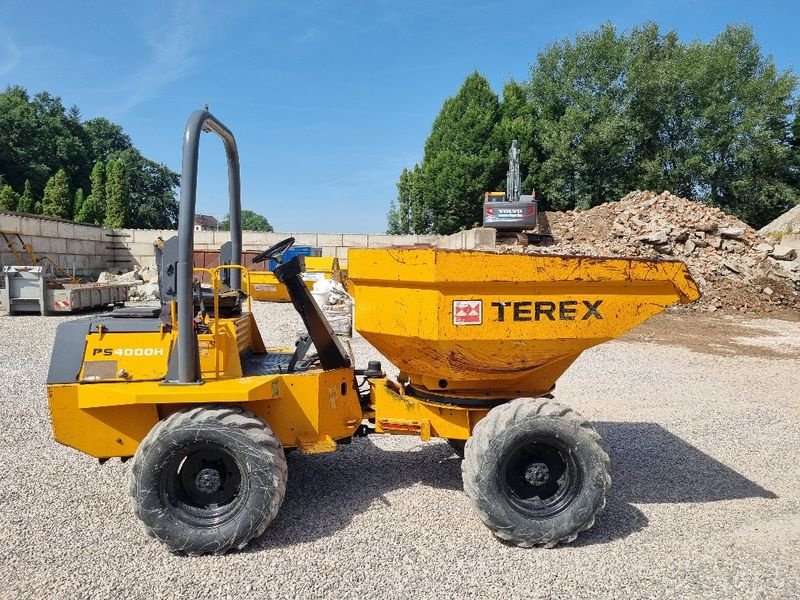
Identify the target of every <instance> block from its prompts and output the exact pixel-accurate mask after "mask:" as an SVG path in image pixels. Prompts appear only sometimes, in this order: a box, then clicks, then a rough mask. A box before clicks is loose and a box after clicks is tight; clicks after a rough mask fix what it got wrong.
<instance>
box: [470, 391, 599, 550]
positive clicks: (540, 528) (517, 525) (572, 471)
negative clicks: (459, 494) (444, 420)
mask: <svg viewBox="0 0 800 600" xmlns="http://www.w3.org/2000/svg"><path fill="white" fill-rule="evenodd" d="M609 471H610V460H609V458H608V455H607V454H606V452H605V451H604V450H603V447H602V445H601V440H600V436H599V435H598V434H597V432H596V431H595V430H594V429H593V428H592V426H591V425H589V423H588V422H587V421H586V420H585V419H584V418H583V417H581V416H580V415H579V414H578V413H576V412H575V411H573V410H572V409H570V408H568V407H566V406H564V405H562V404H558V403H557V402H553V401H551V400H547V399H543V398H539V399H533V398H520V399H518V400H514V401H512V402H509V403H507V404H503V405H501V406H497V407H495V408H493V409H492V410H491V411H490V412H489V414H488V415H487V416H486V417H485V418H483V419H482V420H481V421H479V422H478V424H477V425H476V426H475V429H474V431H473V434H472V437H470V438H469V440H468V441H467V444H466V448H465V457H464V461H463V462H462V463H461V472H462V476H463V480H464V491H465V492H466V494H467V496H468V497H469V498H470V500H471V502H472V505H473V507H474V508H475V510H476V512H477V513H478V516H479V517H480V519H481V520H482V521H483V522H484V523H485V524H486V525H487V527H489V529H491V530H492V533H494V535H495V536H497V537H498V538H500V539H502V540H505V541H506V542H509V543H511V544H514V545H516V546H522V547H525V548H530V547H533V546H544V547H547V548H552V547H553V546H555V545H556V544H559V543H568V542H571V541H573V540H574V539H575V538H576V537H578V534H579V533H580V532H582V531H585V530H587V529H589V528H590V527H591V526H592V525H593V524H594V520H595V517H596V516H597V515H598V513H599V512H600V511H601V510H603V508H604V507H605V504H606V494H607V492H608V489H609V488H610V486H611V475H610V473H609Z"/></svg>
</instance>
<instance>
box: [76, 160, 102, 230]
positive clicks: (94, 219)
mask: <svg viewBox="0 0 800 600" xmlns="http://www.w3.org/2000/svg"><path fill="white" fill-rule="evenodd" d="M91 186H92V187H91V189H90V193H89V195H88V196H87V197H86V199H85V200H84V202H83V206H81V211H80V212H79V213H78V215H77V219H78V221H81V222H83V223H94V224H95V225H101V224H102V223H103V221H104V219H105V216H106V166H105V164H104V163H103V162H102V161H99V160H98V161H97V162H96V163H94V167H92V176H91Z"/></svg>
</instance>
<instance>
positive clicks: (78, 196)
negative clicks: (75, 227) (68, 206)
mask: <svg viewBox="0 0 800 600" xmlns="http://www.w3.org/2000/svg"><path fill="white" fill-rule="evenodd" d="M84 202H85V199H84V197H83V188H78V189H77V190H75V201H74V202H73V203H72V217H73V219H74V220H76V221H77V220H78V215H80V213H81V209H82V208H83V203H84Z"/></svg>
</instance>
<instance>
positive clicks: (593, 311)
mask: <svg viewBox="0 0 800 600" xmlns="http://www.w3.org/2000/svg"><path fill="white" fill-rule="evenodd" d="M602 303H603V301H602V300H594V301H590V300H581V302H580V305H579V303H578V301H577V300H562V301H561V302H558V303H556V302H549V301H538V302H492V307H493V308H496V309H497V320H498V321H500V322H503V321H505V320H506V319H508V320H513V321H541V320H542V319H547V320H549V321H556V320H558V321H575V320H577V319H578V315H579V312H578V311H581V313H580V320H581V321H587V320H589V319H591V318H595V319H602V318H603V315H601V314H600V310H599V309H600V305H601V304H602Z"/></svg>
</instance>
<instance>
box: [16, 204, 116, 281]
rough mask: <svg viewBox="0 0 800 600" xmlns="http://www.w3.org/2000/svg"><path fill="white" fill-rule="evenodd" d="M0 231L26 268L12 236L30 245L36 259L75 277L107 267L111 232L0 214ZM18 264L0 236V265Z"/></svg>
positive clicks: (82, 225)
mask: <svg viewBox="0 0 800 600" xmlns="http://www.w3.org/2000/svg"><path fill="white" fill-rule="evenodd" d="M0 231H4V232H7V233H6V235H7V236H8V238H9V240H11V241H12V242H13V243H14V248H15V249H16V250H17V252H18V253H19V254H20V255H23V257H24V261H23V264H26V265H27V264H30V260H29V259H28V257H27V255H25V252H24V250H22V248H21V244H20V243H19V240H18V239H17V236H16V235H13V233H18V234H19V235H20V237H21V238H22V241H23V242H24V243H26V244H30V245H31V247H32V248H33V251H34V252H35V253H36V255H37V256H38V257H39V258H42V257H44V256H47V257H49V258H51V259H53V260H54V261H56V262H57V263H58V264H59V265H61V266H62V267H63V268H65V269H67V270H69V271H70V272H72V271H73V270H74V271H75V273H76V274H77V275H79V276H84V277H93V276H96V275H98V274H99V273H100V272H101V271H104V270H106V269H107V268H108V267H109V262H110V260H109V258H110V257H113V249H112V248H111V246H112V245H113V244H114V238H113V237H112V236H111V234H113V233H114V232H113V231H111V230H108V229H104V228H103V227H98V226H95V225H86V224H83V223H73V222H71V221H63V220H60V219H50V218H46V217H31V216H27V215H21V214H17V213H6V212H0ZM19 262H20V261H18V260H17V258H16V257H15V256H14V254H13V253H12V252H11V251H10V249H9V248H8V246H7V245H6V241H5V240H4V239H3V238H2V236H0V266H2V265H15V264H17V263H19ZM121 266H122V267H124V265H121Z"/></svg>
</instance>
